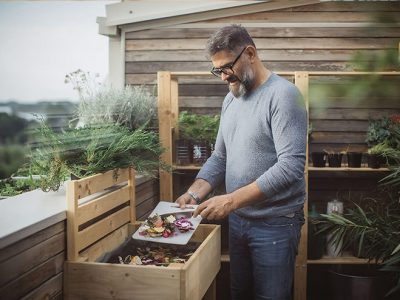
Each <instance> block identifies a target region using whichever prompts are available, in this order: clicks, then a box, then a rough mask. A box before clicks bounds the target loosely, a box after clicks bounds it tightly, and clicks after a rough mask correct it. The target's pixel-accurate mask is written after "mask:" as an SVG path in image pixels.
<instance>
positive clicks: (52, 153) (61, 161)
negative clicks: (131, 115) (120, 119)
mask: <svg viewBox="0 0 400 300" xmlns="http://www.w3.org/2000/svg"><path fill="white" fill-rule="evenodd" d="M40 132H41V136H42V137H43V140H42V142H41V144H40V145H39V146H38V147H36V148H35V149H34V150H33V151H32V155H31V164H30V172H31V174H38V175H41V180H40V181H41V188H42V189H43V190H44V191H49V190H53V191H55V190H58V188H59V187H60V184H61V183H62V182H63V181H64V180H66V179H67V178H68V177H69V176H70V175H71V174H72V175H74V176H76V177H85V176H88V175H93V174H96V173H101V172H105V171H108V170H113V169H116V168H127V167H134V168H135V169H136V170H137V171H138V172H139V173H142V174H146V175H149V176H155V174H156V173H157V172H158V169H159V168H160V167H161V168H163V169H165V170H168V167H167V166H166V165H164V164H163V163H162V162H160V160H159V156H160V155H161V154H162V152H163V150H164V149H163V148H162V147H161V144H160V142H159V139H158V135H157V134H156V133H154V132H146V131H144V130H142V129H138V130H135V131H130V130H129V129H128V128H126V127H124V126H119V125H111V124H104V125H97V126H92V125H88V126H85V127H83V128H76V129H69V130H66V131H64V132H62V133H55V132H54V131H52V130H51V129H50V128H48V127H47V126H46V125H45V124H44V123H42V126H41V128H40Z"/></svg>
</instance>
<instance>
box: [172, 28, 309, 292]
mask: <svg viewBox="0 0 400 300" xmlns="http://www.w3.org/2000/svg"><path fill="white" fill-rule="evenodd" d="M207 51H208V54H209V55H210V57H211V61H212V64H213V66H214V67H213V68H212V70H211V73H212V74H214V75H215V76H218V77H220V78H221V79H222V80H223V81H226V82H227V83H228V85H229V90H230V92H229V93H228V94H227V96H226V97H225V100H224V102H223V105H222V112H221V122H220V127H219V131H218V137H217V140H216V144H215V150H214V152H213V154H212V155H211V157H210V158H209V159H208V160H207V162H206V163H205V164H204V166H203V167H202V168H201V170H200V172H199V173H198V175H197V177H196V180H195V182H194V183H193V184H192V186H191V187H190V188H189V190H188V192H186V193H185V194H184V195H182V196H180V197H179V198H178V199H177V202H178V203H179V205H180V206H181V207H182V208H183V207H185V205H186V204H188V203H191V204H194V203H196V202H197V203H200V202H201V200H203V199H204V198H205V197H206V196H207V194H208V193H210V192H211V191H212V190H213V189H214V188H215V187H216V186H217V185H218V184H220V183H221V182H222V181H223V180H224V179H225V185H226V191H227V194H225V195H220V196H215V197H212V198H210V199H208V200H206V201H204V202H202V203H201V204H200V205H199V206H198V208H197V209H196V211H195V212H194V216H197V215H198V214H200V215H201V216H202V217H203V218H206V219H209V220H214V219H222V218H224V217H226V216H228V215H229V252H230V268H231V296H232V299H290V298H291V289H292V284H293V274H294V263H295V256H296V253H297V248H298V243H299V238H300V229H301V226H302V225H303V223H304V218H303V211H302V210H303V204H304V198H305V180H304V163H305V151H306V135H307V118H306V110H305V107H304V102H303V100H302V99H301V95H300V93H299V91H298V89H297V88H296V86H294V85H293V84H292V83H290V82H288V81H287V80H285V79H283V78H281V77H279V76H278V75H276V74H274V73H272V72H271V71H269V70H268V69H267V68H265V66H264V65H263V63H262V62H261V60H260V58H259V57H258V55H257V49H256V46H255V44H254V42H253V40H252V38H251V37H250V36H249V34H248V32H247V31H246V29H245V28H243V27H241V26H239V25H231V26H227V27H224V28H221V29H219V30H218V31H216V32H215V33H214V34H213V35H212V36H211V37H210V39H209V41H208V43H207Z"/></svg>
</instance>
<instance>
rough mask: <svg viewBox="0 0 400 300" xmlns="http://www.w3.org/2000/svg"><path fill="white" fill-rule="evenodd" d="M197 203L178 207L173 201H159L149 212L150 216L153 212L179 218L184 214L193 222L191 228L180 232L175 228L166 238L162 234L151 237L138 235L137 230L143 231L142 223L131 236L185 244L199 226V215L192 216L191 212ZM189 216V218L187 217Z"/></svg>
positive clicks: (136, 238) (144, 239) (145, 239)
mask: <svg viewBox="0 0 400 300" xmlns="http://www.w3.org/2000/svg"><path fill="white" fill-rule="evenodd" d="M197 206H198V205H192V204H188V205H187V207H188V208H185V209H181V208H179V206H178V204H176V203H174V202H166V201H160V202H159V203H158V204H157V206H156V207H155V208H154V210H153V211H152V212H151V214H150V217H152V216H154V215H155V214H158V215H160V216H161V215H174V216H175V218H177V219H178V218H180V217H181V216H185V217H187V218H188V220H189V221H190V222H191V223H192V224H193V230H189V231H187V232H180V231H179V230H178V229H175V232H174V235H172V236H169V237H167V238H165V237H162V236H157V237H151V236H147V235H146V236H143V235H140V234H139V232H141V231H143V229H144V228H143V225H142V226H140V227H139V229H138V230H136V232H135V233H134V234H133V235H132V238H133V239H135V240H142V241H148V242H156V243H165V244H177V245H186V244H187V243H188V242H189V240H190V238H191V237H192V235H193V233H194V231H195V230H196V228H197V226H199V224H200V222H201V216H200V215H198V216H197V217H196V218H193V217H192V213H193V212H194V210H195V209H196V207H197ZM189 217H190V218H189Z"/></svg>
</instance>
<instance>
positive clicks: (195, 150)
mask: <svg viewBox="0 0 400 300" xmlns="http://www.w3.org/2000/svg"><path fill="white" fill-rule="evenodd" d="M192 157H193V164H195V165H202V164H204V163H205V162H206V160H207V159H208V157H209V147H208V145H207V143H206V142H204V141H193V142H192Z"/></svg>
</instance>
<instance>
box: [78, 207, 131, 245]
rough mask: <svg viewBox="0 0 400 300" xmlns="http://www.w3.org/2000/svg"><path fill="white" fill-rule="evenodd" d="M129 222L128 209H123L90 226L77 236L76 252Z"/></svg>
mask: <svg viewBox="0 0 400 300" xmlns="http://www.w3.org/2000/svg"><path fill="white" fill-rule="evenodd" d="M129 220H130V208H129V207H125V208H123V209H121V210H119V211H117V212H115V213H113V214H111V215H109V216H108V217H106V218H104V219H102V220H101V221H99V222H97V223H95V224H93V225H90V226H89V227H87V228H85V229H83V230H82V231H80V232H78V234H77V249H78V251H80V250H82V249H84V248H86V247H87V246H89V245H91V244H93V243H94V242H96V241H97V240H99V239H100V238H102V237H103V236H105V235H107V234H109V233H110V232H112V231H113V230H115V229H117V228H119V227H121V226H122V225H124V224H125V223H127V222H129Z"/></svg>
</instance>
